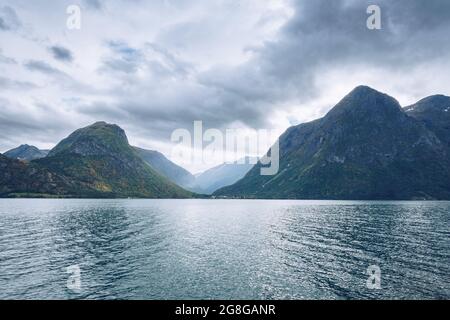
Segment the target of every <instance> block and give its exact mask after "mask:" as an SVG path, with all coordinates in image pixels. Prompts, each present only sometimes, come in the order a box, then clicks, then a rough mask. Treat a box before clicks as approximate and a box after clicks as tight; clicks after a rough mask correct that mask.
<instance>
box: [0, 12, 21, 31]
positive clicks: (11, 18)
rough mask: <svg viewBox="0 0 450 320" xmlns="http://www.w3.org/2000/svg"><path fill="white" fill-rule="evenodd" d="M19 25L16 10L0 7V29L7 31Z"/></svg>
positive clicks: (15, 28)
mask: <svg viewBox="0 0 450 320" xmlns="http://www.w3.org/2000/svg"><path fill="white" fill-rule="evenodd" d="M20 26H21V22H20V20H19V17H18V16H17V13H16V11H15V10H14V9H13V8H11V7H9V6H4V7H0V30H3V31H9V30H12V31H14V30H17V29H18V28H19V27H20Z"/></svg>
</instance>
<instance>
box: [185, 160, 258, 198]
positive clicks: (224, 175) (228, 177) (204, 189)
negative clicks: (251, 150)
mask: <svg viewBox="0 0 450 320" xmlns="http://www.w3.org/2000/svg"><path fill="white" fill-rule="evenodd" d="M255 163H256V161H255V160H254V159H253V160H252V158H249V157H247V158H245V159H242V160H240V161H237V162H235V163H224V164H221V165H219V166H217V167H214V168H211V169H209V170H206V171H205V172H203V173H200V174H198V175H196V176H195V186H194V187H192V190H194V191H196V192H199V193H204V194H212V193H213V192H214V191H216V190H218V189H220V188H222V187H225V186H229V185H232V184H233V183H235V182H237V181H238V180H240V179H242V178H243V177H244V176H245V175H246V174H247V172H249V171H250V169H251V168H252V167H253V166H254V165H255Z"/></svg>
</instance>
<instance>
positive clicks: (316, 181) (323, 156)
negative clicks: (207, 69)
mask: <svg viewBox="0 0 450 320" xmlns="http://www.w3.org/2000/svg"><path fill="white" fill-rule="evenodd" d="M449 114H450V97H446V96H432V97H428V98H425V99H423V100H421V101H419V102H418V103H417V104H415V105H413V106H410V107H407V108H405V109H402V108H401V107H400V105H399V103H398V102H397V101H396V100H395V99H394V98H392V97H390V96H388V95H386V94H383V93H380V92H378V91H376V90H374V89H371V88H369V87H365V86H360V87H357V88H356V89H354V90H353V91H352V92H351V93H350V94H348V95H347V96H346V97H345V98H344V99H343V100H342V101H340V102H339V103H338V104H337V105H336V106H335V107H334V108H333V109H332V110H331V111H330V112H329V113H328V114H327V115H326V116H325V117H323V118H321V119H318V120H315V121H312V122H309V123H304V124H301V125H298V126H295V127H291V128H289V129H288V130H287V131H286V132H285V133H284V134H283V135H282V136H281V137H280V170H279V172H278V174H276V175H274V176H262V175H260V168H261V164H257V165H256V166H255V167H253V168H252V169H251V170H250V171H249V173H248V174H247V175H246V176H245V177H244V178H243V179H241V180H240V181H238V182H237V183H235V184H233V185H232V186H228V187H225V188H222V189H220V190H218V191H216V192H215V193H214V195H215V196H222V197H223V196H226V197H238V198H270V199H273V198H280V199H352V200H358V199H374V200H375V199H392V200H400V199H406V200H410V199H450V143H449V142H450V116H449Z"/></svg>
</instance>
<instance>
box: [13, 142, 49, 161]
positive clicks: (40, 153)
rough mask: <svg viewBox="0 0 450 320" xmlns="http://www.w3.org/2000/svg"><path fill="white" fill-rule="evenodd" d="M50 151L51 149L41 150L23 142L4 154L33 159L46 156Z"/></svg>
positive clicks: (15, 157)
mask: <svg viewBox="0 0 450 320" xmlns="http://www.w3.org/2000/svg"><path fill="white" fill-rule="evenodd" d="M48 152H49V150H39V149H38V148H36V147H35V146H29V145H27V144H23V145H21V146H19V147H17V148H14V149H11V150H9V151H6V152H5V153H4V155H5V156H7V157H8V158H11V159H18V160H25V161H31V160H35V159H40V158H44V157H46V156H47V154H48Z"/></svg>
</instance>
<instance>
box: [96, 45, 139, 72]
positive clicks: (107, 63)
mask: <svg viewBox="0 0 450 320" xmlns="http://www.w3.org/2000/svg"><path fill="white" fill-rule="evenodd" d="M107 47H108V48H109V49H110V55H108V56H107V57H105V58H104V60H103V65H102V66H101V67H100V71H101V72H122V73H128V74H129V73H135V72H136V71H137V69H138V67H139V65H140V63H141V61H142V54H141V52H140V51H139V50H138V49H136V48H132V47H131V46H129V45H128V44H126V43H125V42H123V41H109V42H107Z"/></svg>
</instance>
